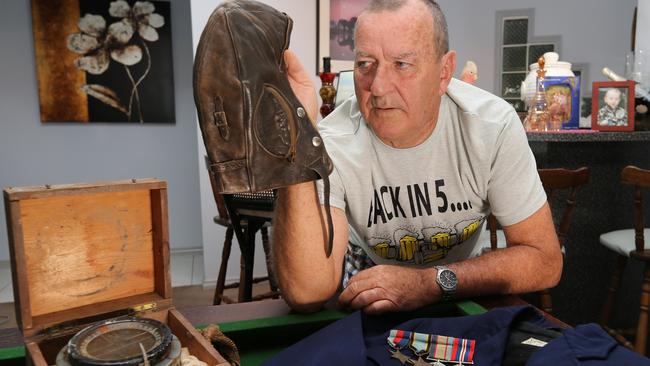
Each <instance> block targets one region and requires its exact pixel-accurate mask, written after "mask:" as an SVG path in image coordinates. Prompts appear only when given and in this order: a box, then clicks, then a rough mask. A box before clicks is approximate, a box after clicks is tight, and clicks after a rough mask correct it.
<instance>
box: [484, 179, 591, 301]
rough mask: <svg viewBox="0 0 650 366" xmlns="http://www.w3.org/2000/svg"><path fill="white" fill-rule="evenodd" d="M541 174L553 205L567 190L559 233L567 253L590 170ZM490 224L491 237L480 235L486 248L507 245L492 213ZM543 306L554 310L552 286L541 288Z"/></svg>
mask: <svg viewBox="0 0 650 366" xmlns="http://www.w3.org/2000/svg"><path fill="white" fill-rule="evenodd" d="M537 172H538V173H539V177H540V179H541V181H542V185H543V186H544V191H546V196H547V199H548V202H549V205H552V206H553V207H555V206H557V204H558V203H559V202H558V203H555V204H554V203H553V202H555V201H556V199H555V194H556V193H557V192H558V191H566V192H567V196H566V202H565V206H564V211H563V212H562V217H561V218H560V222H559V226H558V228H557V235H558V239H559V242H560V246H561V249H562V253H563V254H564V253H565V248H564V246H565V244H566V238H567V235H568V233H569V228H570V227H571V222H572V220H573V214H574V213H575V209H576V196H577V193H578V189H579V188H580V187H581V186H583V185H585V184H587V182H588V181H589V169H588V168H586V167H582V168H578V169H575V170H569V169H563V168H557V169H538V170H537ZM487 227H488V231H487V232H489V240H488V239H487V238H486V235H483V236H482V237H481V238H479V240H480V242H481V243H482V246H483V247H484V248H486V247H489V250H498V249H503V248H505V247H506V237H505V234H504V233H503V230H499V229H498V223H497V220H496V218H495V217H494V216H493V215H490V216H488V219H487ZM539 296H540V307H541V308H542V310H544V311H546V312H547V313H552V312H553V301H552V298H551V293H550V291H549V290H548V289H546V290H542V291H539Z"/></svg>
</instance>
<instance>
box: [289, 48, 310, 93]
mask: <svg viewBox="0 0 650 366" xmlns="http://www.w3.org/2000/svg"><path fill="white" fill-rule="evenodd" d="M284 63H285V64H286V65H287V75H288V76H289V81H290V82H291V81H293V82H296V83H298V84H300V85H311V78H310V77H309V74H308V73H307V70H305V68H304V67H303V66H302V64H301V63H300V60H299V59H298V56H296V54H295V53H293V51H291V50H286V51H284Z"/></svg>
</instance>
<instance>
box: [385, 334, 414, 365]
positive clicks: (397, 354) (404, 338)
mask: <svg viewBox="0 0 650 366" xmlns="http://www.w3.org/2000/svg"><path fill="white" fill-rule="evenodd" d="M410 337H411V332H408V331H404V330H397V329H393V330H391V331H390V335H389V336H388V344H389V345H390V346H391V347H392V348H393V349H394V350H392V349H388V352H390V358H394V359H396V360H398V361H399V362H401V363H402V365H404V364H406V362H407V361H409V362H410V361H411V359H410V358H409V357H408V356H407V355H405V354H403V353H402V351H401V349H402V348H404V347H406V346H407V345H408V344H409V339H410Z"/></svg>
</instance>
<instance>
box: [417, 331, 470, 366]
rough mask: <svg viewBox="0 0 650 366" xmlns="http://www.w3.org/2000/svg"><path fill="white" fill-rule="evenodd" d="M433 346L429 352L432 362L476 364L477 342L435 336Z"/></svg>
mask: <svg viewBox="0 0 650 366" xmlns="http://www.w3.org/2000/svg"><path fill="white" fill-rule="evenodd" d="M432 344H433V346H432V347H431V349H430V350H429V356H428V357H427V358H429V359H430V360H445V361H452V362H453V361H458V362H460V363H473V362H474V348H475V347H476V341H475V340H473V339H463V338H455V337H447V336H439V335H434V336H433V343H432Z"/></svg>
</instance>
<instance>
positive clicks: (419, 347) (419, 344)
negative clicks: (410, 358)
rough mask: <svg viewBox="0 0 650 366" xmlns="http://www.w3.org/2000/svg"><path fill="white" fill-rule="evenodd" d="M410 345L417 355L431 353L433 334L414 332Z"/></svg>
mask: <svg viewBox="0 0 650 366" xmlns="http://www.w3.org/2000/svg"><path fill="white" fill-rule="evenodd" d="M410 343H411V344H410V347H411V349H412V350H413V352H415V354H416V355H418V356H420V355H425V354H427V353H429V348H430V347H431V334H424V333H415V332H414V333H412V334H411V342H410Z"/></svg>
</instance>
